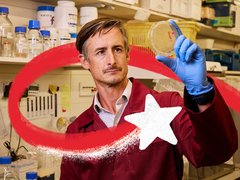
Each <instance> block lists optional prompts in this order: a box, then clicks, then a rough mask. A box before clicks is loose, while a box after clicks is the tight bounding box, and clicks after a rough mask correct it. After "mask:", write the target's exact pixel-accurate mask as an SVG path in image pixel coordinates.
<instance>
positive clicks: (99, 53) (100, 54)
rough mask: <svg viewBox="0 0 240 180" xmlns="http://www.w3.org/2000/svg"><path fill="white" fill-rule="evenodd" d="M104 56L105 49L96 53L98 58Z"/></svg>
mask: <svg viewBox="0 0 240 180" xmlns="http://www.w3.org/2000/svg"><path fill="white" fill-rule="evenodd" d="M104 54H105V50H103V49H101V50H98V51H97V52H96V55H97V56H102V55H104Z"/></svg>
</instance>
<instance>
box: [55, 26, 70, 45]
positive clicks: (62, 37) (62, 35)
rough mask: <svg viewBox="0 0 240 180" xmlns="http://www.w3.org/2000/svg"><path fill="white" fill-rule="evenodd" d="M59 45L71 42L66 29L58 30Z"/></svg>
mask: <svg viewBox="0 0 240 180" xmlns="http://www.w3.org/2000/svg"><path fill="white" fill-rule="evenodd" d="M58 39H59V40H58V42H59V45H64V44H68V43H70V42H71V36H70V34H69V30H68V29H58Z"/></svg>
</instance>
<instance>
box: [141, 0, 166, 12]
mask: <svg viewBox="0 0 240 180" xmlns="http://www.w3.org/2000/svg"><path fill="white" fill-rule="evenodd" d="M140 6H141V7H142V8H145V9H149V10H153V11H156V12H160V13H166V14H169V13H170V1H169V0H157V1H156V0H140Z"/></svg>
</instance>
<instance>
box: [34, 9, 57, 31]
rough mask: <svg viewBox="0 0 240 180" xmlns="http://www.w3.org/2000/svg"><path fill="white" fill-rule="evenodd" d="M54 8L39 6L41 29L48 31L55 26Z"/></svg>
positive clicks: (38, 15)
mask: <svg viewBox="0 0 240 180" xmlns="http://www.w3.org/2000/svg"><path fill="white" fill-rule="evenodd" d="M54 9H55V7H54V6H38V8H37V20H39V21H40V26H41V29H47V28H51V27H53V26H54Z"/></svg>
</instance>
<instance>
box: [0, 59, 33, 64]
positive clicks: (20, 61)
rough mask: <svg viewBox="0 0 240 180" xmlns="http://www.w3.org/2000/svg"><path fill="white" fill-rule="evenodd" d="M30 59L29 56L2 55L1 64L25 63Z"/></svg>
mask: <svg viewBox="0 0 240 180" xmlns="http://www.w3.org/2000/svg"><path fill="white" fill-rule="evenodd" d="M29 61H30V60H29V59H28V58H15V57H0V64H18V65H24V64H26V63H28V62H29Z"/></svg>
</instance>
